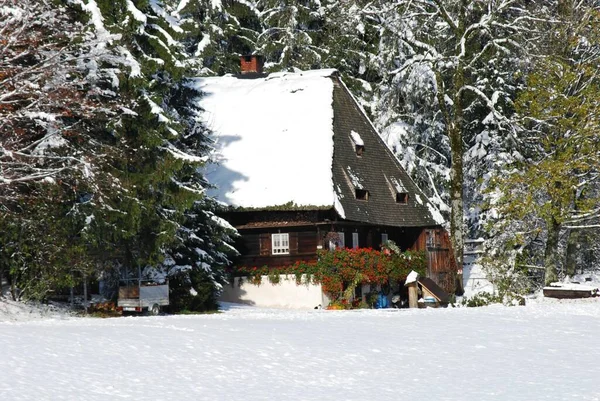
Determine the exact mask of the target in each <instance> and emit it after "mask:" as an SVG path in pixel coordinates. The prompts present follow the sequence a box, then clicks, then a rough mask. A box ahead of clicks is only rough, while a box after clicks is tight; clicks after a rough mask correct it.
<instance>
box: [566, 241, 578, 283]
mask: <svg viewBox="0 0 600 401" xmlns="http://www.w3.org/2000/svg"><path fill="white" fill-rule="evenodd" d="M580 239H581V231H580V230H578V229H571V230H569V236H568V238H567V258H566V262H565V274H566V275H567V276H569V277H573V276H574V275H575V273H576V267H577V254H578V250H579V249H580V246H579V245H580V243H581V241H580Z"/></svg>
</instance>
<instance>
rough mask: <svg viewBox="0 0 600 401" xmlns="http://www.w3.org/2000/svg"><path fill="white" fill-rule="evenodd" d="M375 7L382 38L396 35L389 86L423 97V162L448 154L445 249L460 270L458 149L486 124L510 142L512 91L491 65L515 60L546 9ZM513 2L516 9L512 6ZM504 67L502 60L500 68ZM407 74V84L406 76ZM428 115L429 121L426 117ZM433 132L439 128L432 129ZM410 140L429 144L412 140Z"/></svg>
mask: <svg viewBox="0 0 600 401" xmlns="http://www.w3.org/2000/svg"><path fill="white" fill-rule="evenodd" d="M380 3H381V7H382V10H383V13H382V16H384V18H385V20H384V22H383V24H382V28H383V29H385V30H387V31H388V32H386V33H384V34H383V36H385V37H392V36H393V37H396V43H397V44H398V45H397V48H398V51H397V53H396V56H395V57H393V58H392V60H393V62H394V65H391V66H390V67H389V69H390V72H393V73H395V74H400V78H399V79H397V80H396V85H401V83H402V82H407V81H408V82H411V81H415V82H414V84H416V85H418V86H421V90H422V92H421V93H423V94H425V93H429V94H430V95H429V99H427V100H428V101H427V102H424V103H423V106H424V107H425V108H426V109H428V112H427V113H426V114H425V116H424V117H425V122H426V125H427V126H430V127H434V131H433V132H432V131H429V130H428V129H426V130H425V131H424V132H426V133H427V135H428V137H429V138H428V139H432V140H433V142H432V144H433V146H431V148H430V150H431V152H430V153H429V154H428V155H425V157H424V160H425V161H426V162H429V161H431V162H432V163H431V164H430V165H431V166H434V165H435V164H436V163H437V162H439V161H443V162H445V163H448V155H449V156H450V161H449V162H450V164H449V167H450V168H449V174H447V178H448V179H449V188H448V189H449V190H448V194H447V195H446V196H447V199H448V200H449V203H450V205H449V206H450V215H451V218H450V229H451V232H452V237H451V238H452V241H453V249H454V252H455V255H456V260H457V262H458V263H459V265H460V264H462V260H463V258H462V253H463V246H464V236H465V229H464V216H465V213H464V195H465V188H464V182H465V171H466V167H465V164H464V163H465V159H466V157H465V156H466V155H467V149H468V148H465V144H467V146H468V147H471V146H472V144H473V143H474V142H476V139H475V138H476V136H477V135H478V134H482V133H483V132H484V129H483V128H482V127H483V126H484V125H487V126H493V127H494V128H493V130H489V129H488V132H489V133H492V132H496V133H498V134H499V135H498V137H497V138H494V139H493V140H491V143H494V144H496V143H497V144H498V147H499V148H503V146H504V144H505V142H506V141H510V138H511V135H512V134H511V133H512V132H513V131H512V122H511V119H510V116H511V113H512V110H511V96H510V94H511V93H512V89H511V87H510V86H511V83H510V82H507V81H506V79H505V78H504V77H503V74H502V73H501V71H500V70H499V69H498V65H499V64H498V63H499V62H498V60H501V59H504V58H506V57H508V58H512V60H519V59H520V58H519V57H517V55H519V54H520V53H519V52H520V51H521V50H523V49H524V48H525V46H524V45H523V43H525V42H526V41H525V40H524V38H525V37H526V36H530V37H531V36H533V35H534V33H533V32H532V31H531V29H530V27H531V24H530V21H531V19H536V18H539V15H540V13H541V12H543V11H544V10H545V8H546V4H545V2H543V1H536V2H522V3H523V4H521V2H515V1H509V0H502V1H483V0H481V1H474V2H463V1H458V0H433V1H427V2H422V1H410V0H406V1H405V0H395V1H392V2H387V1H386V2H380ZM516 3H519V7H515V4H516ZM506 65H508V63H503V66H506ZM511 71H514V69H513V70H511ZM390 75H392V74H390ZM411 75H412V76H414V79H410V78H409V77H410V76H411ZM407 78H409V79H407ZM392 82H393V81H392ZM411 84H413V83H412V82H411ZM391 87H392V89H393V87H394V85H393V84H392V85H391ZM482 110H485V114H483V113H482ZM432 117H433V118H435V120H431V118H432ZM394 122H396V121H394ZM417 122H418V121H417ZM440 124H441V125H440ZM438 127H439V128H441V130H439V131H438V129H439V128H438ZM440 133H443V137H442V136H440V135H439V134H440ZM488 135H489V134H488ZM414 142H416V143H419V144H421V146H423V147H426V146H429V143H427V141H422V140H421V139H420V138H418V139H417V140H416V141H414ZM430 143H431V142H430ZM480 143H481V144H482V145H485V144H486V143H487V139H485V136H481V141H480ZM440 147H442V148H441V149H440ZM481 150H482V151H483V149H481ZM436 151H438V152H439V154H437V156H436V153H437V152H436ZM414 153H415V154H418V152H414ZM436 158H437V160H436ZM477 163H479V161H478V160H477ZM424 164H425V165H427V163H424ZM447 166H448V165H447V164H446V165H441V166H440V169H439V170H440V173H442V174H441V176H442V177H443V175H445V172H446V171H448V170H447ZM427 173H429V174H430V175H431V172H430V171H429V172H427V171H423V172H422V173H421V174H427ZM428 180H429V177H425V178H424V179H422V181H423V182H427V181H428ZM444 197H445V196H444V195H442V196H441V199H442V200H443V199H444Z"/></svg>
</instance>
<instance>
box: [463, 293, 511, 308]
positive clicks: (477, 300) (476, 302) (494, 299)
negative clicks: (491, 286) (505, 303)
mask: <svg viewBox="0 0 600 401" xmlns="http://www.w3.org/2000/svg"><path fill="white" fill-rule="evenodd" d="M498 303H502V298H501V297H500V296H498V295H493V294H490V293H489V292H480V293H478V294H475V295H473V296H472V297H471V298H463V300H462V305H463V306H466V307H468V308H477V307H481V306H488V305H491V304H498Z"/></svg>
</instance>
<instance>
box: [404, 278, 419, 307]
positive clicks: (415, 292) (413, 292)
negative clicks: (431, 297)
mask: <svg viewBox="0 0 600 401" xmlns="http://www.w3.org/2000/svg"><path fill="white" fill-rule="evenodd" d="M406 287H407V288H408V307H409V308H418V307H419V303H418V301H419V289H418V284H417V282H416V281H415V282H414V283H409V284H407V285H406Z"/></svg>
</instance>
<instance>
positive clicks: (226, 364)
mask: <svg viewBox="0 0 600 401" xmlns="http://www.w3.org/2000/svg"><path fill="white" fill-rule="evenodd" d="M599 334H600V301H599V300H588V301H579V302H554V303H544V304H537V305H536V304H532V305H528V306H526V307H513V308H506V307H500V306H493V307H487V308H477V309H466V308H456V309H445V310H433V309H427V310H402V311H398V310H368V311H348V312H344V311H339V312H338V311H325V310H310V311H289V310H272V309H258V308H251V307H241V306H234V305H228V306H226V310H225V311H224V313H221V314H216V315H201V316H198V315H196V316H159V317H126V318H115V319H93V318H75V317H71V316H68V315H64V314H61V313H60V311H56V310H44V311H41V312H35V313H34V312H28V311H26V310H25V309H18V308H17V307H16V306H14V305H10V304H6V303H5V302H2V301H0V399H3V400H118V399H135V400H336V401H339V400H361V401H369V400H408V399H410V400H423V401H424V400H432V401H434V400H464V401H469V400H473V401H475V400H477V401H481V400H536V401H541V400H600V335H599Z"/></svg>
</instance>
